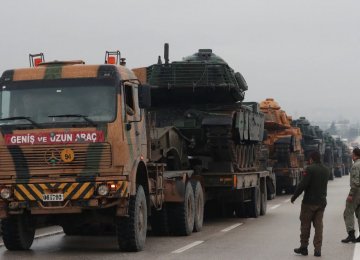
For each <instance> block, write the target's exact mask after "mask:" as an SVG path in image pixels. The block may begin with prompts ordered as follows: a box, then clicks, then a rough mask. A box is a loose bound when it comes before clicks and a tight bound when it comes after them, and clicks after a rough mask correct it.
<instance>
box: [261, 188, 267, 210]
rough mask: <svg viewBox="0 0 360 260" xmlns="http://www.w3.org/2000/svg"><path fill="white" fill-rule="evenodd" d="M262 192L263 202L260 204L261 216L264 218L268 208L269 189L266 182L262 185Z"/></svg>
mask: <svg viewBox="0 0 360 260" xmlns="http://www.w3.org/2000/svg"><path fill="white" fill-rule="evenodd" d="M262 186H263V188H262V190H261V202H260V215H261V216H264V215H265V214H266V208H267V187H266V182H264V183H262Z"/></svg>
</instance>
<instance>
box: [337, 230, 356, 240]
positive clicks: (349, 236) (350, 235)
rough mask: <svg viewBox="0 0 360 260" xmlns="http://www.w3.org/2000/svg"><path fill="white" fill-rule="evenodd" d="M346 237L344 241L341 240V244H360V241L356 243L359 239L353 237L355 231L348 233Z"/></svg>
mask: <svg viewBox="0 0 360 260" xmlns="http://www.w3.org/2000/svg"><path fill="white" fill-rule="evenodd" d="M348 234H349V235H348V237H347V238H345V239H343V240H341V242H343V243H350V242H351V243H355V242H360V240H359V241H358V239H359V238H360V237H359V238H358V239H356V237H355V230H351V231H349V232H348Z"/></svg>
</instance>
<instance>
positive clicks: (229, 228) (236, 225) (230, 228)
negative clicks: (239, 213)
mask: <svg viewBox="0 0 360 260" xmlns="http://www.w3.org/2000/svg"><path fill="white" fill-rule="evenodd" d="M242 224H243V223H237V224H234V225H232V226H230V227H227V228H224V229H223V230H221V232H228V231H230V230H232V229H234V228H236V227H238V226H241V225H242Z"/></svg>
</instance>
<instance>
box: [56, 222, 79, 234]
mask: <svg viewBox="0 0 360 260" xmlns="http://www.w3.org/2000/svg"><path fill="white" fill-rule="evenodd" d="M61 226H62V228H63V231H64V233H65V235H67V236H82V235H83V234H82V232H81V229H80V227H77V226H75V225H73V224H71V223H69V224H63V225H61Z"/></svg>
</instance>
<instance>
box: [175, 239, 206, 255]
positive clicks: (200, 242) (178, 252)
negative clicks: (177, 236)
mask: <svg viewBox="0 0 360 260" xmlns="http://www.w3.org/2000/svg"><path fill="white" fill-rule="evenodd" d="M202 243H204V241H201V240H200V241H195V242H193V243H191V244H188V245H187V246H184V247H182V248H179V249H177V250H175V251H172V252H171V253H173V254H180V253H182V252H184V251H186V250H188V249H190V248H192V247H194V246H197V245H200V244H202Z"/></svg>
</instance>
